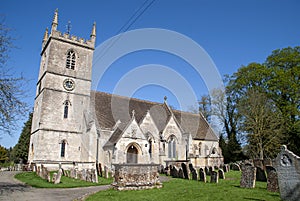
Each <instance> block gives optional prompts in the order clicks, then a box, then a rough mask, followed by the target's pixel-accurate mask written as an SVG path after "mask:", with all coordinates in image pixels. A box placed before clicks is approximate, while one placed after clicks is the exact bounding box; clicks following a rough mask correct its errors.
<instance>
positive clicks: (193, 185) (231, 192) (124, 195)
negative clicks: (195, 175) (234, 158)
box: [87, 171, 280, 201]
mask: <svg viewBox="0 0 300 201" xmlns="http://www.w3.org/2000/svg"><path fill="white" fill-rule="evenodd" d="M240 177H241V172H239V171H230V172H228V173H226V179H225V180H223V179H221V180H219V183H218V184H215V183H209V182H208V183H203V182H199V181H193V180H185V179H171V180H169V181H168V182H164V183H163V188H161V189H151V190H139V191H116V190H113V189H110V190H106V191H100V192H98V193H96V194H94V195H91V196H89V197H88V198H87V201H93V200H110V201H114V200H123V201H126V200H128V201H129V200H130V201H132V200H144V201H150V200H153V201H159V200H163V201H167V200H180V201H183V200H206V201H210V200H225V201H226V200H228V201H233V200H248V201H249V200H256V201H277V200H278V201H279V200H280V196H279V193H272V192H268V191H267V189H266V188H267V182H256V187H255V188H254V189H246V188H240ZM207 181H210V178H209V176H208V177H207Z"/></svg>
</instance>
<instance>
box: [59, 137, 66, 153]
mask: <svg viewBox="0 0 300 201" xmlns="http://www.w3.org/2000/svg"><path fill="white" fill-rule="evenodd" d="M66 144H67V143H66V140H63V141H62V142H61V147H60V157H65V155H66Z"/></svg>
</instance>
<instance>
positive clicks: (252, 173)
mask: <svg viewBox="0 0 300 201" xmlns="http://www.w3.org/2000/svg"><path fill="white" fill-rule="evenodd" d="M255 180H256V167H253V166H250V165H243V166H242V176H241V182H240V186H241V187H242V188H254V187H255Z"/></svg>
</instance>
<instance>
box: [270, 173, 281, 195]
mask: <svg viewBox="0 0 300 201" xmlns="http://www.w3.org/2000/svg"><path fill="white" fill-rule="evenodd" d="M267 190H268V191H271V192H279V186H278V176H277V172H276V170H271V171H269V172H268V177H267Z"/></svg>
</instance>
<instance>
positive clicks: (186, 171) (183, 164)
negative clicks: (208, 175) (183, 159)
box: [181, 163, 190, 179]
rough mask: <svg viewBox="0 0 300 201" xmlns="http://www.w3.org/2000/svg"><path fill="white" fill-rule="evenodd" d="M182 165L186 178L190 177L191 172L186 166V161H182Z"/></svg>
mask: <svg viewBox="0 0 300 201" xmlns="http://www.w3.org/2000/svg"><path fill="white" fill-rule="evenodd" d="M181 167H182V170H183V175H184V178H185V179H190V177H189V172H188V169H187V167H186V164H185V163H181Z"/></svg>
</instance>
